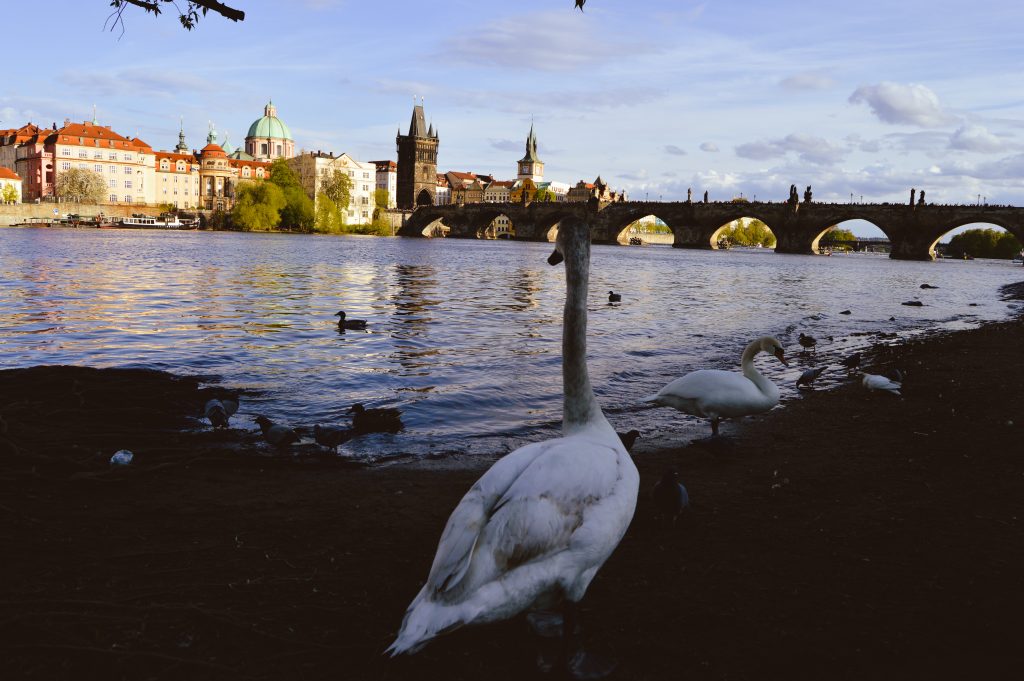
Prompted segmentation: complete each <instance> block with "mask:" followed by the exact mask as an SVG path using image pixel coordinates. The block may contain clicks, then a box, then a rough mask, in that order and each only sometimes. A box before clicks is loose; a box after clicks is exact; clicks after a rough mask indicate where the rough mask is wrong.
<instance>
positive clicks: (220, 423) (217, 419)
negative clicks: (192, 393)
mask: <svg viewBox="0 0 1024 681" xmlns="http://www.w3.org/2000/svg"><path fill="white" fill-rule="evenodd" d="M237 411H238V400H237V399H234V400H232V399H227V398H224V399H217V398H214V399H212V400H209V401H207V403H206V406H205V407H203V413H204V414H205V415H206V418H207V419H209V421H210V425H211V426H213V427H214V428H227V427H228V419H230V418H231V416H232V415H234V413H235V412H237Z"/></svg>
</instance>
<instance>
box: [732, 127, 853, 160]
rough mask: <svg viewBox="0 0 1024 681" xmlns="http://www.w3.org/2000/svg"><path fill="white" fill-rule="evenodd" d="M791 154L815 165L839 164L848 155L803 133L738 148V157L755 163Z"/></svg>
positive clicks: (838, 148) (825, 142)
mask: <svg viewBox="0 0 1024 681" xmlns="http://www.w3.org/2000/svg"><path fill="white" fill-rule="evenodd" d="M790 152H792V153H795V154H797V155H798V156H799V157H800V160H801V161H803V162H805V163H812V164H814V165H833V164H835V163H839V162H840V161H842V160H843V157H844V156H845V154H846V150H845V149H843V148H841V147H837V146H835V145H833V144H832V143H831V142H829V141H828V140H826V139H824V138H821V137H815V136H813V135H805V134H802V133H793V134H791V135H786V136H785V137H783V138H782V139H778V140H770V141H762V142H748V143H746V144H741V145H739V146H738V147H736V155H737V156H739V157H741V158H749V159H752V160H755V161H764V160H767V159H772V158H782V157H784V156H786V154H788V153H790Z"/></svg>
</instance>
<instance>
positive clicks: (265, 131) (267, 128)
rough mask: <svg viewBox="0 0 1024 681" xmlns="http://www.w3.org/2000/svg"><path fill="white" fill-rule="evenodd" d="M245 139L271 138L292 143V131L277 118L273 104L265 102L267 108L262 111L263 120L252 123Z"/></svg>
mask: <svg viewBox="0 0 1024 681" xmlns="http://www.w3.org/2000/svg"><path fill="white" fill-rule="evenodd" d="M246 137H272V138H275V139H286V140H293V141H294V138H293V137H292V131H291V130H289V129H288V126H287V125H285V124H284V121H282V120H281V119H280V118H278V117H277V107H275V106H274V104H273V102H267V106H266V107H264V109H263V118H261V119H259V120H257V121H253V123H252V125H250V126H249V134H247V135H246Z"/></svg>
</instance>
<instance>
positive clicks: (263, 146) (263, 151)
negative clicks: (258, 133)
mask: <svg viewBox="0 0 1024 681" xmlns="http://www.w3.org/2000/svg"><path fill="white" fill-rule="evenodd" d="M260 155H261V156H266V155H267V143H266V142H264V143H263V144H261V145H260Z"/></svg>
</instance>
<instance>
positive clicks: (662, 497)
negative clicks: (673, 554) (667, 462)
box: [651, 468, 690, 525]
mask: <svg viewBox="0 0 1024 681" xmlns="http://www.w3.org/2000/svg"><path fill="white" fill-rule="evenodd" d="M651 502H652V504H653V506H654V518H655V520H659V519H660V520H662V521H665V520H669V519H671V521H672V524H673V525H675V524H676V520H678V519H679V515H680V514H681V513H682V512H683V511H685V510H686V509H687V508H689V506H690V495H689V494H688V493H687V491H686V488H685V487H683V485H682V483H680V482H679V473H678V472H676V470H675V469H674V468H670V469H669V470H667V471H665V474H664V475H662V476H661V480H659V481H658V482H657V484H656V485H654V489H653V490H652V491H651Z"/></svg>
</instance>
